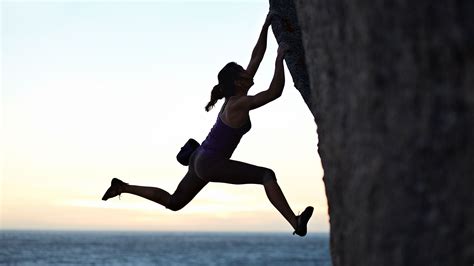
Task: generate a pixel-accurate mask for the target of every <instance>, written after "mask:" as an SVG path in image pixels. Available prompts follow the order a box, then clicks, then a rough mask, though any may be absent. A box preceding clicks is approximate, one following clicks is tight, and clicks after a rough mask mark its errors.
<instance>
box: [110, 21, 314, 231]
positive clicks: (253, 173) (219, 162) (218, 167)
mask: <svg viewBox="0 0 474 266" xmlns="http://www.w3.org/2000/svg"><path fill="white" fill-rule="evenodd" d="M271 17H272V16H271V15H270V14H269V15H268V16H267V19H266V20H265V23H264V25H263V28H262V31H261V33H260V36H259V38H258V41H257V44H256V45H255V48H254V50H253V52H252V57H251V59H250V62H249V64H248V66H247V69H244V68H243V67H241V66H240V65H238V64H236V63H234V62H231V63H228V64H227V65H226V66H225V67H224V68H223V69H222V70H221V71H220V72H219V74H218V76H217V77H218V80H219V84H217V85H216V86H214V88H213V89H212V92H211V100H210V102H209V103H208V104H207V106H206V108H205V109H206V111H209V110H210V109H211V108H212V107H213V106H214V105H215V104H216V102H217V101H218V100H219V99H222V98H225V102H224V104H223V106H222V108H221V110H220V112H219V114H218V116H217V121H216V123H215V124H214V126H213V128H212V129H211V131H210V132H209V135H208V136H207V138H206V139H205V140H204V142H203V143H202V144H201V146H200V147H199V148H198V149H197V150H196V151H195V152H194V153H193V154H192V155H191V157H190V161H189V168H188V172H187V173H186V175H185V176H184V178H183V179H182V180H181V182H180V183H179V185H178V187H177V188H176V191H175V192H174V193H173V194H172V195H170V194H169V193H168V192H166V191H164V190H163V189H160V188H155V187H142V186H133V185H129V184H127V183H124V182H122V181H121V180H119V179H117V178H114V179H112V182H111V186H110V188H109V189H108V190H107V192H106V193H105V194H104V196H103V198H102V199H103V200H107V199H109V198H112V197H115V196H117V195H120V194H121V193H130V194H134V195H137V196H140V197H143V198H146V199H149V200H152V201H154V202H156V203H159V204H161V205H163V206H165V207H166V208H168V209H170V210H173V211H177V210H180V209H181V208H183V207H184V206H186V204H188V203H189V202H190V201H191V200H192V199H193V198H194V196H196V194H197V193H199V191H201V189H202V188H203V187H204V186H205V185H206V184H207V183H208V182H222V183H229V184H260V185H263V187H264V188H265V192H266V194H267V197H268V199H269V200H270V202H271V203H272V204H273V206H275V208H276V209H277V210H278V211H279V212H280V213H281V214H282V215H283V217H285V219H286V220H287V221H288V222H289V223H290V224H291V226H292V227H293V228H294V229H295V231H294V232H293V234H298V235H300V236H305V235H306V231H307V229H306V228H307V223H308V220H309V218H310V217H311V215H312V213H313V207H307V208H306V209H305V210H304V211H303V213H302V214H301V215H299V216H296V215H295V214H294V212H293V211H292V210H291V208H290V206H289V205H288V202H287V201H286V199H285V196H284V195H283V192H282V191H281V189H280V187H279V185H278V183H277V180H276V177H275V173H274V172H273V171H272V170H271V169H269V168H265V167H260V166H255V165H251V164H248V163H243V162H239V161H234V160H231V159H230V157H231V156H232V153H233V152H234V150H235V148H236V147H237V145H238V144H239V142H240V139H241V138H242V136H243V135H244V134H245V133H247V132H248V131H249V130H250V128H251V123H250V117H249V112H250V111H251V110H253V109H256V108H259V107H261V106H263V105H265V104H267V103H269V102H271V101H273V100H275V99H277V98H278V97H280V95H281V94H282V91H283V87H284V83H285V75H284V68H283V58H284V56H285V53H286V50H287V48H286V47H285V45H280V47H278V52H277V58H276V61H275V72H274V75H273V79H272V81H271V84H270V87H269V88H268V89H267V90H265V91H262V92H260V93H258V94H256V95H254V96H250V95H247V93H248V91H249V89H250V87H252V85H253V84H254V83H253V77H254V76H255V73H256V72H257V69H258V67H259V65H260V62H261V61H262V59H263V55H264V54H265V50H266V46H267V34H268V28H269V26H270V24H271Z"/></svg>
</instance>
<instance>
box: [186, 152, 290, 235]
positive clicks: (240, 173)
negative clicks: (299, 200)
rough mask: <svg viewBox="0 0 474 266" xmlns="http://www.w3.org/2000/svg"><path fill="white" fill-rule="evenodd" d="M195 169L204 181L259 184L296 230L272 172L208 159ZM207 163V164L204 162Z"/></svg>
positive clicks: (240, 163) (266, 169) (216, 159)
mask: <svg viewBox="0 0 474 266" xmlns="http://www.w3.org/2000/svg"><path fill="white" fill-rule="evenodd" d="M200 160H202V161H201V162H199V163H198V164H197V167H196V168H195V169H196V171H197V173H198V175H200V176H202V177H204V178H203V179H205V180H206V181H210V182H221V183H229V184H261V185H263V186H264V188H265V193H266V194H267V197H268V199H269V200H270V202H271V203H272V205H273V206H274V207H275V208H276V209H277V210H278V211H279V212H280V213H281V214H282V215H283V217H284V218H285V219H286V220H287V221H288V222H289V223H290V225H291V226H292V227H293V228H294V229H296V227H297V223H298V221H297V217H296V215H295V213H294V212H293V210H291V208H290V206H289V204H288V201H287V200H286V198H285V195H284V194H283V192H282V191H281V189H280V186H279V185H278V183H277V181H276V176H275V173H274V172H273V170H271V169H268V168H265V167H260V166H256V165H252V164H248V163H244V162H239V161H234V160H228V159H218V158H213V157H212V156H211V157H208V158H202V159H200ZM206 161H207V162H206Z"/></svg>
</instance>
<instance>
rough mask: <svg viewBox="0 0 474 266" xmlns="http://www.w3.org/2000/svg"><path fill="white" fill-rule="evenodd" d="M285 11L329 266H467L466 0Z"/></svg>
mask: <svg viewBox="0 0 474 266" xmlns="http://www.w3.org/2000/svg"><path fill="white" fill-rule="evenodd" d="M287 2H288V1H270V4H271V5H273V8H274V9H277V8H278V6H280V5H287V4H288V3H287ZM295 4H296V10H297V14H298V20H299V25H300V26H301V29H302V39H303V46H304V50H305V57H306V67H307V69H308V73H309V80H310V83H309V85H310V86H309V87H308V91H304V90H305V89H303V91H302V95H303V96H304V97H309V99H305V101H306V102H307V103H308V105H309V106H310V109H311V110H312V113H313V114H314V116H315V119H316V122H317V125H318V135H319V154H320V156H321V160H322V164H323V167H324V171H325V176H324V182H325V185H326V193H327V197H328V204H329V215H330V224H331V255H332V259H333V263H334V265H335V266H339V265H430V266H431V265H473V263H474V15H473V14H474V1H471V0H460V1H431V0H420V1H408V0H398V1H348V0H345V1H344V0H313V1H308V0H296V1H295ZM288 10H290V9H288ZM282 12H283V13H284V11H282ZM273 26H275V25H273ZM274 30H275V27H274ZM287 64H288V65H289V68H290V69H291V68H292V67H291V65H292V64H293V63H291V62H289V61H287ZM292 74H293V73H292ZM295 83H296V82H295ZM309 88H310V89H309ZM299 89H300V88H299Z"/></svg>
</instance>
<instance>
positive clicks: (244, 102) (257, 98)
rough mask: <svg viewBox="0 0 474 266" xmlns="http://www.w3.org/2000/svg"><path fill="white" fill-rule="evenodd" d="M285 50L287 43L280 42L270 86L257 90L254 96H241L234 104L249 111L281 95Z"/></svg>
mask: <svg viewBox="0 0 474 266" xmlns="http://www.w3.org/2000/svg"><path fill="white" fill-rule="evenodd" d="M287 51H288V45H287V44H285V43H280V45H279V47H278V52H277V57H276V60H275V72H274V74H273V79H272V82H271V83H270V87H269V88H268V89H267V90H265V91H262V92H259V93H257V94H256V95H254V96H246V97H242V98H241V99H240V100H238V102H237V103H235V106H238V108H241V109H245V110H247V111H250V110H253V109H256V108H258V107H260V106H262V105H265V104H267V103H269V102H271V101H273V100H275V99H277V98H278V97H280V96H281V94H282V92H283V87H284V86H285V69H284V67H283V59H284V58H285V54H286V52H287Z"/></svg>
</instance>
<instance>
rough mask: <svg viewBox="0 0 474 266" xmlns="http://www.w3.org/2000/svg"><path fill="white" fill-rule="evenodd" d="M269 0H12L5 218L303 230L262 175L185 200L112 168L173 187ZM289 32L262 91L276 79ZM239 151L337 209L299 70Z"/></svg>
mask: <svg viewBox="0 0 474 266" xmlns="http://www.w3.org/2000/svg"><path fill="white" fill-rule="evenodd" d="M268 8H269V6H268V1H267V0H261V1H257V0H254V1H206V2H200V1H171V0H170V1H152V0H148V1H141V2H132V1H120V2H113V1H76V2H65V1H52V2H39V1H2V2H1V30H2V31H1V40H2V42H1V65H0V66H1V97H2V98H1V107H2V108H1V112H2V113H1V118H2V121H1V126H2V129H1V130H0V134H1V135H0V136H1V139H2V148H1V151H2V152H1V156H2V158H0V159H1V160H0V162H1V163H2V165H1V170H2V171H1V180H0V193H1V196H0V207H1V208H0V228H1V229H47V230H64V229H65V230H69V229H70V230H153V231H244V232H245V231H252V232H253V231H278V232H288V233H291V232H292V231H293V230H292V228H291V227H290V225H289V224H288V223H287V222H286V221H285V220H284V218H283V217H282V216H281V215H280V214H279V213H278V212H277V210H276V209H274V208H273V206H272V205H271V203H270V202H269V201H268V199H267V197H266V195H265V191H264V189H263V187H262V186H257V185H241V186H235V185H228V184H217V183H209V185H207V186H206V187H205V188H204V189H203V190H202V191H201V192H200V194H198V195H197V196H196V198H195V199H194V200H193V201H192V202H191V203H190V204H189V205H187V206H186V207H185V208H184V209H182V210H181V211H179V212H172V211H169V210H167V209H165V208H164V207H162V206H160V205H158V204H156V203H153V202H151V201H147V200H145V199H142V198H139V197H136V196H133V195H130V194H123V195H122V197H121V199H119V198H118V197H117V198H113V199H110V200H108V201H106V202H104V201H102V200H101V197H102V195H103V193H104V192H105V190H106V189H107V188H108V186H109V184H110V180H111V178H112V177H118V178H120V179H122V180H124V181H125V182H128V183H131V184H135V185H146V186H158V187H161V188H163V189H165V190H167V191H168V192H170V193H172V192H173V191H174V189H175V188H176V186H177V185H178V183H179V181H180V180H181V178H182V177H183V175H184V174H185V173H186V170H187V169H186V168H185V167H183V166H181V165H180V164H179V163H178V162H177V161H176V158H175V157H176V153H177V152H178V151H179V149H180V147H181V146H182V145H183V144H184V143H185V142H186V140H187V139H188V138H190V137H192V138H195V139H196V140H198V141H199V142H201V141H203V140H204V138H205V137H206V135H207V133H208V132H209V130H210V129H211V127H212V125H213V124H214V122H215V119H216V116H217V113H218V110H219V108H220V106H221V105H222V103H223V101H219V102H218V103H217V105H216V107H215V108H214V109H213V110H212V111H210V112H209V113H207V112H205V111H204V106H205V105H206V104H207V102H208V101H209V97H210V92H211V89H212V87H213V86H214V85H215V84H217V73H218V72H219V70H220V69H221V68H222V67H223V66H224V65H225V64H226V63H228V62H230V61H235V62H237V63H239V64H241V65H243V66H244V67H245V66H246V65H247V63H248V61H249V59H250V55H251V52H252V49H253V47H254V45H255V42H256V40H257V38H258V35H259V33H260V29H261V26H262V24H263V22H264V20H265V17H266V14H267V12H268ZM276 50H277V44H276V41H275V37H274V36H273V32H272V31H271V30H270V31H269V35H268V46H267V52H266V54H265V57H264V59H263V62H262V64H261V66H260V68H259V71H258V72H257V75H256V77H255V85H254V87H253V88H252V89H251V90H250V94H255V93H257V92H259V91H261V90H265V89H267V88H268V86H269V84H270V81H271V79H272V76H273V71H274V61H275V57H276ZM250 115H251V119H252V130H251V131H250V132H249V133H248V134H246V135H245V136H244V137H243V139H242V141H241V143H240V145H239V147H238V148H237V150H236V151H235V153H234V155H233V159H235V160H239V161H245V162H248V163H252V164H256V165H260V166H265V167H269V168H272V169H273V170H274V171H275V173H276V174H277V178H278V182H279V184H280V186H281V188H282V190H283V192H284V193H285V195H286V197H287V200H288V201H289V203H290V206H291V207H292V208H293V210H294V211H295V213H298V212H301V211H303V210H304V208H305V207H306V206H308V205H312V206H314V207H315V212H314V214H313V218H312V219H311V220H310V223H309V225H308V227H309V231H312V232H327V231H328V230H329V221H328V220H329V217H328V214H327V201H326V196H325V189H324V183H323V181H322V177H323V170H322V167H321V162H320V159H319V157H318V154H317V139H318V138H317V134H316V125H315V123H314V119H313V117H312V115H311V113H310V111H309V109H308V107H307V106H306V105H305V103H304V101H303V99H302V97H301V95H300V94H299V92H298V91H297V90H296V89H295V88H294V86H293V81H292V79H291V76H290V74H289V72H288V71H286V85H285V89H284V92H283V95H282V96H281V98H279V99H278V100H276V101H275V102H272V103H270V104H268V105H266V106H264V107H262V108H260V109H257V110H254V111H252V112H251V114H250Z"/></svg>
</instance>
